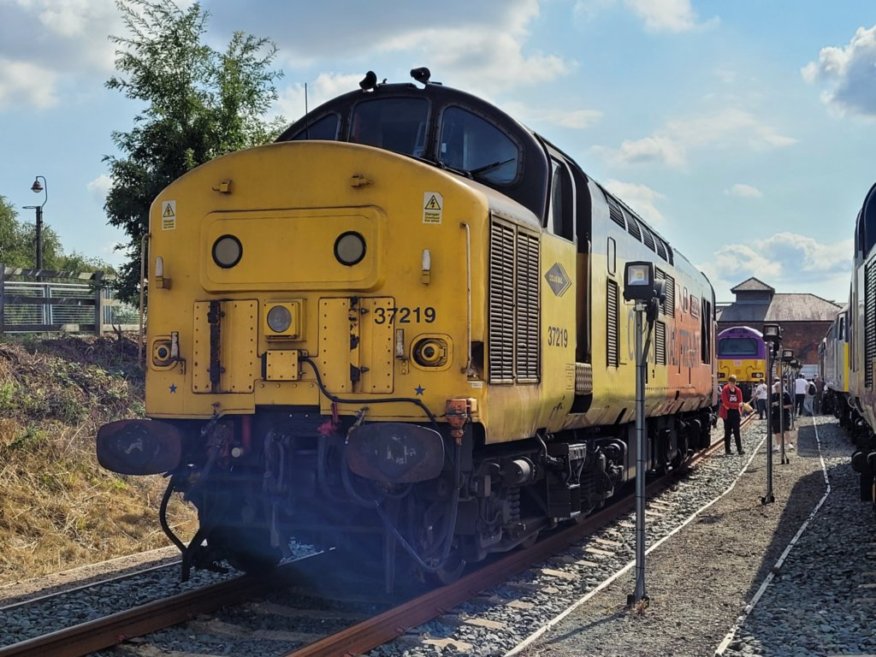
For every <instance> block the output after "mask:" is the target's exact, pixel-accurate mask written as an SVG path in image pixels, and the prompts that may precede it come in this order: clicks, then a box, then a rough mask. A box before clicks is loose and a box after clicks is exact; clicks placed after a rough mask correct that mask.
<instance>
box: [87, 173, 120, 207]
mask: <svg viewBox="0 0 876 657" xmlns="http://www.w3.org/2000/svg"><path fill="white" fill-rule="evenodd" d="M112 184H113V180H112V178H110V177H109V176H108V175H106V174H105V173H104V174H101V175H99V176H98V177H97V178H95V179H94V180H92V181H91V182H89V183H88V185H86V187H87V188H88V191H89V192H91V193H92V194H93V195H94V196H95V197H97V198H98V199H99V200H100V201H104V200H105V199H106V195H107V193H109V190H110V187H112Z"/></svg>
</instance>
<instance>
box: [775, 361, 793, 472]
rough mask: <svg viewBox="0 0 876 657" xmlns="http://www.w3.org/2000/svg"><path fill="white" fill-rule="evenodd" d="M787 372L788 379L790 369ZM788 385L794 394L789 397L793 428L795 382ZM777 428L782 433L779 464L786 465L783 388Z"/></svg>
mask: <svg viewBox="0 0 876 657" xmlns="http://www.w3.org/2000/svg"><path fill="white" fill-rule="evenodd" d="M787 372H788V373H787V375H786V376H788V378H790V376H791V369H790V367H789V368H788V370H787ZM783 378H784V377H783ZM788 384H789V385H788V387H789V388H791V389H792V390H794V393H793V394H792V395H791V399H792V403H791V413H790V415H791V426H793V423H794V413H795V412H796V408H797V398H796V394H797V382H796V381H794V382H793V383H791V382H790V381H789V382H788ZM779 428H780V429H781V430H782V432H781V433H782V445H781V447H780V448H779V449H780V450H781V454H779V457H780V458H779V462H780V463H788V457H786V456H785V389H784V388H782V397H781V401H780V402H779Z"/></svg>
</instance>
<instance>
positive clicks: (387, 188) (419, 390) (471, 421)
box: [97, 69, 715, 586]
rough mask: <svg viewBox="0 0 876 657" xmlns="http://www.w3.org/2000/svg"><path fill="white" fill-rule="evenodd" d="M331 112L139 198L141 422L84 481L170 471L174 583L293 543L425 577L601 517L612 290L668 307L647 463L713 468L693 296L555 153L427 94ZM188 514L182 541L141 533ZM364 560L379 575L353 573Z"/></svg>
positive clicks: (106, 442)
mask: <svg viewBox="0 0 876 657" xmlns="http://www.w3.org/2000/svg"><path fill="white" fill-rule="evenodd" d="M412 74H413V75H414V77H415V79H416V80H418V81H419V82H420V83H421V84H410V83H409V84H377V83H376V78H375V77H374V76H373V74H369V76H368V77H366V79H365V80H363V83H362V84H361V85H360V86H362V89H361V90H358V91H355V92H351V93H348V94H345V95H342V96H340V97H338V98H336V99H335V100H332V101H329V102H327V103H326V104H324V105H322V106H321V107H319V108H317V109H315V110H314V111H312V112H310V113H309V114H307V115H306V116H305V117H304V118H302V119H301V120H299V121H298V122H296V123H295V124H293V125H292V126H291V127H290V128H289V129H287V130H286V131H285V132H284V133H283V134H282V135H281V136H280V137H279V139H278V141H277V143H274V144H271V145H267V146H264V147H259V148H254V149H250V150H245V151H241V152H237V153H233V154H231V155H227V156H224V157H220V158H217V159H216V160H214V161H212V162H209V163H207V164H205V165H203V166H200V167H198V168H196V169H194V170H193V171H191V172H189V173H187V174H186V175H184V176H182V177H181V178H180V179H179V180H177V181H176V182H174V183H173V184H171V185H170V186H168V187H167V188H166V189H165V190H164V191H163V192H162V193H161V195H160V196H159V197H158V198H157V199H156V200H155V202H154V204H153V206H152V209H151V214H150V235H149V244H148V247H149V248H148V254H149V255H148V263H149V271H150V274H149V313H148V336H147V367H148V372H147V383H146V414H147V416H148V417H149V418H150V419H148V420H126V421H121V422H117V423H113V424H110V425H106V426H104V427H103V428H102V429H101V431H100V433H99V435H98V447H97V449H98V456H99V458H100V462H101V463H102V464H103V465H104V466H105V467H107V468H109V469H111V470H114V471H116V472H120V473H125V474H144V475H145V474H155V473H169V475H170V482H169V485H168V489H167V494H166V496H165V500H164V503H163V504H162V508H161V513H160V515H161V522H162V526H163V527H164V528H165V531H166V532H167V533H168V535H169V536H170V537H171V539H172V540H173V541H174V542H175V543H176V544H177V545H178V546H179V547H180V549H181V550H182V551H183V554H184V560H183V561H184V574H185V573H187V572H188V568H190V567H191V566H196V567H215V566H217V564H218V562H219V561H221V560H227V561H228V562H230V563H231V564H232V565H234V566H237V567H240V568H242V569H245V570H257V569H264V568H269V567H271V566H272V565H274V564H275V563H276V562H277V561H278V560H279V559H280V558H281V557H282V556H283V555H284V553H285V550H286V548H287V546H288V545H289V542H290V540H291V539H297V540H298V541H303V542H310V543H315V544H322V545H326V544H328V545H333V546H335V547H337V548H339V549H349V550H351V551H353V552H354V553H356V554H357V555H360V558H361V560H362V563H363V564H365V563H369V562H374V563H377V564H378V565H381V566H382V567H384V571H385V572H386V577H387V585H388V586H391V585H392V577H393V573H396V572H398V571H399V570H401V569H406V570H408V569H409V567H413V568H414V569H416V570H418V571H421V572H427V573H432V574H434V575H436V576H437V577H438V578H439V579H447V578H452V577H454V576H456V575H457V574H458V573H459V572H460V570H461V568H462V567H463V566H464V565H465V563H466V562H474V561H478V560H481V559H483V558H484V557H485V556H486V555H487V554H489V553H491V552H497V551H503V550H508V549H511V548H513V547H515V546H517V545H519V544H521V543H524V542H528V541H531V540H533V539H535V537H536V536H537V535H538V533H539V532H541V531H543V530H546V529H549V528H551V527H553V526H555V525H556V524H557V523H558V522H561V521H564V520H569V519H573V518H576V517H578V516H581V515H582V514H587V513H589V512H591V511H593V510H594V509H597V508H599V507H600V506H602V505H603V504H604V502H605V501H606V500H607V499H608V498H609V497H611V496H612V495H613V494H614V493H615V492H616V491H617V490H618V489H619V488H620V487H622V486H623V485H624V483H625V482H627V481H629V480H630V479H631V478H633V477H634V476H635V463H636V453H635V440H634V439H633V436H634V434H635V427H634V420H635V412H634V406H635V356H634V344H635V335H634V330H633V329H634V326H635V321H634V313H633V309H632V305H631V304H629V303H626V302H625V301H624V299H623V272H624V264H625V263H626V262H628V261H642V260H647V261H653V262H654V263H655V264H656V276H657V278H658V279H661V280H663V281H665V289H666V295H665V299H664V300H663V301H662V303H661V305H660V308H659V313H658V314H657V317H656V321H655V322H654V330H653V350H652V354H651V359H650V363H649V365H648V367H647V371H648V383H647V390H646V400H645V405H646V414H647V421H646V429H647V448H648V454H647V462H648V463H649V469H651V470H664V471H665V470H667V469H671V468H674V467H677V466H678V465H680V464H681V463H682V462H683V461H684V460H685V459H686V458H687V457H688V456H689V455H690V454H691V453H692V451H694V450H697V449H700V448H702V447H705V446H706V445H708V444H709V442H710V435H709V431H710V426H711V423H710V408H711V406H712V405H713V403H714V390H715V360H714V356H713V352H714V340H715V317H714V308H715V301H714V292H713V289H712V286H711V284H710V283H709V281H708V280H707V278H706V277H705V276H704V275H703V274H702V273H701V272H699V271H698V270H697V269H696V268H695V267H693V266H692V265H691V264H690V263H689V262H688V260H687V259H686V258H685V257H684V256H682V255H681V254H680V253H678V252H677V251H676V250H675V249H674V248H673V247H672V246H671V245H670V244H669V242H667V241H666V240H665V239H664V238H663V237H662V236H660V235H659V234H658V233H657V232H656V231H654V230H653V229H652V228H651V227H650V226H648V225H647V224H646V222H644V221H643V220H642V219H641V218H640V217H639V216H637V215H636V214H635V213H634V212H633V211H632V210H630V209H629V208H628V207H627V206H626V205H625V204H624V203H622V202H621V201H620V200H619V199H617V198H616V197H614V196H613V195H612V194H610V193H609V192H608V191H606V190H605V188H603V187H602V186H600V185H599V184H598V183H596V182H595V181H594V180H593V179H591V178H590V177H588V176H587V175H586V174H585V173H584V172H583V171H582V170H581V168H580V167H579V166H578V164H577V163H576V162H575V161H574V160H572V158H570V157H569V156H568V155H566V154H565V153H564V152H562V151H561V150H560V149H558V148H557V147H555V146H554V145H553V144H551V143H550V142H548V141H547V140H545V139H544V138H542V137H541V136H539V135H538V134H536V133H534V132H532V131H530V130H529V129H527V128H525V127H524V126H522V125H521V124H519V123H518V122H517V121H515V120H514V119H512V118H511V117H510V116H508V115H507V114H505V113H504V112H502V111H501V110H499V109H498V108H496V107H494V106H493V105H491V104H489V103H487V102H485V101H483V100H481V99H479V98H477V97H475V96H472V95H469V94H467V93H464V92H461V91H457V90H454V89H451V88H448V87H445V86H442V85H440V84H436V83H432V82H430V81H429V75H428V71H426V70H425V69H415V70H414V71H412ZM174 491H178V492H181V493H182V494H183V495H184V496H185V498H186V499H187V500H189V501H190V502H191V503H193V504H194V505H195V506H196V507H197V509H198V512H199V518H200V529H199V531H198V532H197V535H196V536H195V537H194V538H193V539H192V540H190V541H189V542H188V544H185V543H183V542H182V541H181V540H180V539H179V538H177V537H176V536H174V535H173V533H172V532H170V530H169V528H168V527H167V523H166V522H165V520H164V509H165V507H166V502H167V499H168V498H169V497H170V494H171V493H172V492H174ZM368 546H371V547H373V548H374V553H375V557H374V558H366V557H364V556H362V555H363V554H364V551H365V550H366V549H367V548H368Z"/></svg>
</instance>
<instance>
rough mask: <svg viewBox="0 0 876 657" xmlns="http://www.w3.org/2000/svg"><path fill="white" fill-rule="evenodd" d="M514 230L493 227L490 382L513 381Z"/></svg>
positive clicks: (499, 225)
mask: <svg viewBox="0 0 876 657" xmlns="http://www.w3.org/2000/svg"><path fill="white" fill-rule="evenodd" d="M514 232H515V231H514V228H513V227H512V226H508V225H505V224H501V223H498V222H493V223H492V224H491V226H490V287H489V292H490V298H489V302H488V313H489V314H488V317H487V321H488V326H489V328H488V336H489V340H490V342H489V345H488V350H489V351H488V353H489V356H488V360H487V366H488V368H489V378H490V383H513V382H514V262H515V258H514Z"/></svg>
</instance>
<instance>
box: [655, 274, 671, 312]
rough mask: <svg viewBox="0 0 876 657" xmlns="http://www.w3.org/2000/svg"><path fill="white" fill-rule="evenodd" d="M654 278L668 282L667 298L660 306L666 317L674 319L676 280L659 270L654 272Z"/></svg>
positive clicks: (666, 288)
mask: <svg viewBox="0 0 876 657" xmlns="http://www.w3.org/2000/svg"><path fill="white" fill-rule="evenodd" d="M654 278H656V279H657V280H658V281H666V287H665V288H664V289H665V291H666V298H665V299H664V300H663V303H662V304H661V305H660V310H662V311H663V314H664V315H669V316H670V317H672V316H673V315H675V279H674V278H672V276H669V275H668V274H666V273H665V272H662V271H660V270H659V269H655V270H654Z"/></svg>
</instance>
